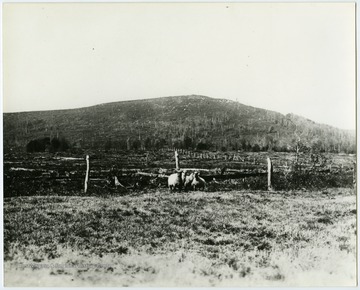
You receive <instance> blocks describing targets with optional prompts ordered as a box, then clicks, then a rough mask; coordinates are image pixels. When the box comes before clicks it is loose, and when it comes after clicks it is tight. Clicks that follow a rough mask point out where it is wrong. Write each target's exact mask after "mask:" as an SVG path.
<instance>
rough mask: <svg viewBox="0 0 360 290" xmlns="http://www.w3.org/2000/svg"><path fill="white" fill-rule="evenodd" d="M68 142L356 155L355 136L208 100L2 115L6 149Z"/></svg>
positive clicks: (96, 145)
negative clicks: (42, 141)
mask: <svg viewBox="0 0 360 290" xmlns="http://www.w3.org/2000/svg"><path fill="white" fill-rule="evenodd" d="M43 137H50V138H53V137H64V138H66V139H67V140H68V141H69V142H70V144H71V145H72V148H82V149H147V150H150V149H157V148H162V147H181V148H188V149H199V150H202V149H210V150H244V151H260V150H264V151H265V150H278V151H293V150H296V148H300V149H311V148H312V149H313V150H318V151H327V152H347V153H350V152H351V153H353V152H355V137H354V134H352V133H351V132H348V131H344V130H340V129H337V128H334V127H330V126H327V125H321V124H316V123H315V122H313V121H311V120H307V119H305V118H302V117H300V116H296V115H292V114H288V115H283V114H280V113H277V112H273V111H268V110H264V109H259V108H254V107H251V106H246V105H243V104H240V103H238V102H234V101H229V100H223V99H213V98H209V97H205V96H196V95H192V96H175V97H166V98H156V99H147V100H135V101H123V102H115V103H107V104H102V105H97V106H92V107H87V108H80V109H71V110H56V111H39V112H21V113H6V114H4V147H5V152H6V151H7V150H9V149H11V148H23V149H24V150H25V146H26V144H27V143H28V142H29V141H30V140H33V139H36V138H43Z"/></svg>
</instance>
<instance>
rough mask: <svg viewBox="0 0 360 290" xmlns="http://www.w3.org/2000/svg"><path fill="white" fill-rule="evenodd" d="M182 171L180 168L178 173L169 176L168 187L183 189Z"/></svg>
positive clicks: (170, 188)
mask: <svg viewBox="0 0 360 290" xmlns="http://www.w3.org/2000/svg"><path fill="white" fill-rule="evenodd" d="M182 173H183V172H182V171H181V170H179V171H177V172H176V173H173V174H171V175H170V176H169V178H168V187H169V190H170V191H172V190H175V189H176V188H177V189H178V190H179V191H180V190H181V189H182V185H183V183H182Z"/></svg>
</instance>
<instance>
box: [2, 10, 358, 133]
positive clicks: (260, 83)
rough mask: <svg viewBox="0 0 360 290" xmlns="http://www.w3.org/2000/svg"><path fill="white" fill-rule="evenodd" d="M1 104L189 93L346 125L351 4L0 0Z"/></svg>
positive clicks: (39, 105)
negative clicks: (29, 0) (28, 0)
mask: <svg viewBox="0 0 360 290" xmlns="http://www.w3.org/2000/svg"><path fill="white" fill-rule="evenodd" d="M3 58H4V59H3V76H4V91H3V98H4V100H3V101H4V103H3V105H4V108H3V109H4V112H17V111H33V110H53V109H64V108H76V107H83V106H91V105H95V104H99V103H106V102H114V101H121V100H131V99H144V98H154V97H163V96H174V95H188V94H200V95H206V96H209V97H214V98H225V99H231V100H237V101H239V102H240V103H243V104H246V105H251V106H255V107H261V108H265V109H270V110H274V111H278V112H281V113H284V114H286V113H295V114H298V115H302V116H304V117H307V118H310V119H312V120H314V121H316V122H320V123H326V124H330V125H333V126H336V127H339V128H345V129H354V128H355V4H354V3H317V4H315V3H300V4H294V3H287V4H285V3H277V4H271V3H257V4H256V3H250V4H249V3H229V4H225V3H217V4H215V3H206V4H205V3H200V4H199V3H198V4H190V3H185V4H184V3H183V4H175V3H171V4H170V3H167V4H164V3H163V4H140V3H137V4H124V3H108V4H94V3H93V4H84V3H82V4H72V3H71V4H70V3H68V4H66V3H63V4H54V3H42V4H41V3H39V4H24V3H18V4H4V6H3Z"/></svg>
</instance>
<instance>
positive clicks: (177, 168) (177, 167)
mask: <svg viewBox="0 0 360 290" xmlns="http://www.w3.org/2000/svg"><path fill="white" fill-rule="evenodd" d="M175 165H176V170H179V169H180V166H179V154H178V152H177V151H176V150H175Z"/></svg>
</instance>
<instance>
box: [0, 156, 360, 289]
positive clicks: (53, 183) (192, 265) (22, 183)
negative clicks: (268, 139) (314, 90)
mask: <svg viewBox="0 0 360 290" xmlns="http://www.w3.org/2000/svg"><path fill="white" fill-rule="evenodd" d="M259 156H260V157H259ZM255 157H257V158H259V160H260V159H261V160H263V159H264V156H262V155H261V154H258V155H255V154H252V155H251V156H245V155H244V156H240V157H238V158H242V161H241V160H240V161H239V162H234V161H229V160H225V161H222V162H223V163H226V164H228V168H230V169H228V171H229V172H230V173H229V174H233V173H232V172H231V170H235V171H236V170H237V171H236V172H237V173H236V174H238V173H239V172H240V173H241V174H245V175H244V176H243V177H241V178H237V179H235V178H234V175H229V176H230V177H231V178H230V177H229V176H228V177H229V179H227V178H226V179H225V177H224V179H223V180H221V179H219V180H218V181H216V182H212V181H210V182H209V183H208V186H207V188H206V190H205V191H182V192H177V191H176V192H169V190H168V189H167V188H166V179H165V183H164V178H160V179H159V178H158V177H154V175H152V174H154V172H158V170H159V168H158V167H156V164H155V165H154V166H149V167H148V168H147V169H144V170H142V171H143V172H145V173H146V172H147V173H146V174H148V175H142V174H143V173H141V172H140V173H141V174H140V173H139V172H138V171H137V170H135V169H131V167H135V168H136V166H135V165H132V166H127V167H128V168H127V170H128V171H126V170H125V169H126V168H125V169H122V170H117V169H114V168H113V167H111V164H110V163H109V162H110V161H109V162H108V163H107V162H104V159H103V158H100V157H99V158H95V157H94V156H93V157H92V158H91V160H92V161H93V162H92V163H91V165H90V168H91V170H92V171H90V183H89V191H88V193H86V194H85V193H83V184H84V183H83V178H84V159H83V158H79V159H76V158H75V157H68V158H65V157H62V156H50V155H44V156H40V155H35V156H33V155H30V156H28V157H26V158H24V157H22V159H20V158H19V159H16V158H12V159H10V158H8V159H5V162H4V166H5V167H4V168H5V172H4V173H5V178H4V179H5V198H4V260H5V261H4V268H5V285H6V286H143V287H144V286H183V287H190V286H345V285H347V286H352V285H355V284H356V273H357V272H356V239H357V232H356V214H357V210H356V193H355V190H354V189H353V185H352V177H353V173H352V171H351V170H352V164H353V161H352V160H353V157H351V156H350V157H349V156H337V155H336V156H335V155H334V156H333V158H332V159H331V160H330V158H325V157H322V158H323V159H324V160H325V159H326V162H323V164H322V165H321V164H320V165H321V166H319V165H318V164H315V163H314V164H313V165H311V164H310V165H309V166H308V168H309V170H305V169H304V168H305V165H303V167H304V168H303V169H302V170H301V171H299V170H298V169H297V167H296V168H295V167H294V166H292V165H291V162H292V160H293V156H291V155H286V154H284V157H286V158H287V159H286V160H285V161H284V158H283V159H282V160H280V157H281V156H280V157H279V156H278V155H276V156H275V157H274V158H273V160H275V161H274V162H273V163H274V164H277V167H275V168H274V171H275V174H274V187H275V188H274V190H273V191H267V190H266V172H265V175H264V172H262V170H263V167H262V164H263V163H261V162H257V161H256V159H255ZM276 157H278V158H277V159H276ZM221 158H222V157H221ZM129 159H130V158H129ZM107 160H111V158H108V159H107ZM137 160H140V159H139V158H138V159H137ZM170 160H171V158H170ZM244 160H245V161H244ZM247 160H249V161H248V162H247V163H246V161H247ZM309 160H310V159H309ZM147 161H148V162H149V160H147ZM150 161H151V160H150ZM182 161H183V163H182V164H185V165H187V166H194V165H193V164H191V163H190V162H189V163H186V160H184V159H183V160H182ZM283 161H284V162H286V163H288V165H289V167H290V166H292V167H291V168H290V169H291V170H290V171H286V170H288V168H286V167H284V166H282V167H281V166H280V165H281V164H283V163H284V162H283ZM317 161H318V162H319V160H317ZM96 162H97V163H96ZM113 162H114V163H115V162H116V160H115V161H113ZM200 162H201V160H200V161H198V164H201V163H200ZM202 162H203V163H202V165H203V168H204V167H205V169H206V168H211V166H210V165H209V164H208V165H207V163H206V160H202ZM210 162H212V163H213V162H214V161H213V160H211V161H210ZM96 164H98V165H96ZM244 164H245V165H246V164H247V165H248V166H247V167H246V166H244ZM344 164H345V165H344ZM100 165H102V167H100ZM222 165H223V164H218V166H219V167H221V166H222ZM139 166H143V165H141V164H140V165H139ZM171 166H173V165H172V164H170V163H169V165H168V167H169V170H170V167H171ZM329 166H330V167H331V170H329ZM109 168H110V169H109ZM279 168H281V170H285V171H284V172H280V170H279ZM65 169H67V170H68V171H65ZM265 169H266V168H265ZM162 170H163V171H164V170H166V168H165V169H162ZM251 170H252V171H254V170H257V173H258V174H253V175H248V176H247V175H246V174H247V173H248V172H249V171H251ZM151 172H153V173H151ZM202 172H203V174H204V177H206V174H207V171H206V170H204V171H202ZM339 172H340V173H342V174H339ZM136 173H138V174H139V175H136ZM109 174H110V175H111V174H115V176H118V177H119V180H120V181H121V182H123V184H125V185H127V188H126V189H124V188H115V187H114V186H113V185H111V183H110V182H106V178H107V176H109ZM208 174H209V173H208ZM225 175H226V174H225ZM73 176H75V177H74V178H72V177H73ZM94 176H95V177H94ZM144 176H145V177H147V179H143V177H144ZM159 176H160V175H159ZM91 178H94V180H91ZM110 179H111V178H110ZM330 180H331V182H333V183H330ZM295 181H296V183H294V182H295ZM326 185H328V186H326ZM342 185H345V186H342ZM284 187H288V188H287V190H283V189H282V188H284ZM316 187H318V188H316Z"/></svg>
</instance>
